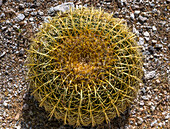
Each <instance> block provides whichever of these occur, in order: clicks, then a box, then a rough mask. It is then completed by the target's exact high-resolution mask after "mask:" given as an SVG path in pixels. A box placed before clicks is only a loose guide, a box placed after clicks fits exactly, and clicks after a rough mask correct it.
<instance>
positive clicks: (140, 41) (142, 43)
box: [138, 37, 145, 46]
mask: <svg viewBox="0 0 170 129" xmlns="http://www.w3.org/2000/svg"><path fill="white" fill-rule="evenodd" d="M144 41H145V40H144V38H142V37H139V42H138V44H139V45H141V46H142V45H144Z"/></svg>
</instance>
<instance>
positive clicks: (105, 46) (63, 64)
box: [27, 8, 143, 126]
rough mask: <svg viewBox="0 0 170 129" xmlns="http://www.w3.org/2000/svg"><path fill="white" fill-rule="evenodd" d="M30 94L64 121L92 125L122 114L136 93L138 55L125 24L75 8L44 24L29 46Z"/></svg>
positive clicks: (139, 66)
mask: <svg viewBox="0 0 170 129" xmlns="http://www.w3.org/2000/svg"><path fill="white" fill-rule="evenodd" d="M27 62H28V63H27V65H28V69H29V70H28V76H29V80H30V86H31V89H33V92H32V94H33V95H34V97H35V99H37V100H38V101H39V103H40V106H43V107H45V110H46V111H47V112H49V118H51V117H52V116H55V117H56V118H57V119H62V120H63V121H64V124H69V125H75V126H81V125H83V126H88V125H92V126H95V125H96V124H101V123H102V122H103V121H106V122H107V123H108V122H110V120H111V119H113V118H114V117H115V116H119V115H120V113H123V112H124V111H125V110H126V109H127V107H128V106H129V105H130V104H131V103H132V102H133V100H134V99H135V97H136V94H137V91H138V87H139V83H141V77H142V75H143V74H142V58H141V53H140V51H139V46H138V45H137V42H136V40H135V34H133V33H132V32H130V30H129V28H128V27H127V25H126V22H125V21H124V20H122V19H118V18H113V16H112V15H111V14H109V13H106V12H104V11H103V10H101V9H99V10H98V9H94V8H79V9H74V10H73V9H71V10H69V11H67V12H65V13H59V14H58V15H57V16H55V17H53V18H52V19H51V20H50V21H49V22H48V23H43V25H42V27H41V28H40V30H39V32H38V33H37V34H36V35H35V36H34V38H33V39H32V43H31V45H30V49H29V50H28V58H27Z"/></svg>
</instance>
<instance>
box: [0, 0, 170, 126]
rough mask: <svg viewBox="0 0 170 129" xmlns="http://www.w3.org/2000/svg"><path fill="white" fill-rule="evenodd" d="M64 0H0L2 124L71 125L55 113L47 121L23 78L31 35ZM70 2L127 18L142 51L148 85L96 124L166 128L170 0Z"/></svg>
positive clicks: (54, 12)
mask: <svg viewBox="0 0 170 129" xmlns="http://www.w3.org/2000/svg"><path fill="white" fill-rule="evenodd" d="M62 2H71V0H70V1H59V0H21V1H20V0H0V129H13V128H14V129H15V128H16V129H20V128H22V129H46V128H49V129H72V128H73V127H70V126H64V125H63V123H62V121H57V120H56V119H55V118H52V120H48V114H47V113H46V112H45V110H44V108H41V107H39V106H38V103H37V101H36V100H34V97H33V96H31V95H30V91H29V88H28V84H27V83H26V80H25V78H26V77H25V75H26V68H25V67H24V62H25V59H26V57H27V56H26V51H25V50H26V49H28V48H29V44H30V37H31V36H32V35H34V34H35V33H36V32H37V28H38V27H39V26H40V25H41V23H42V22H46V21H48V18H49V17H52V16H54V15H55V14H56V12H57V10H58V7H59V6H57V5H60V4H62ZM70 4H71V5H73V4H74V5H81V4H83V5H85V6H90V5H93V6H95V7H102V8H103V9H105V11H107V12H110V13H113V16H114V17H118V18H123V19H125V20H126V21H127V23H128V25H129V27H130V29H132V31H133V32H134V33H136V35H137V36H138V40H139V42H138V43H139V45H141V46H142V52H143V56H144V66H143V67H144V77H143V82H144V84H143V85H141V87H140V91H139V94H138V97H137V99H136V100H135V102H134V104H133V105H132V106H131V107H129V109H127V111H126V112H125V113H124V114H122V116H121V117H119V118H115V119H114V120H112V121H111V123H110V124H109V125H108V124H106V123H103V124H102V125H99V126H96V127H94V128H93V129H124V128H125V129H133V128H134V129H138V128H139V129H144V128H145V129H151V128H153V129H157V128H158V129H168V127H170V123H169V121H170V114H169V110H170V108H169V107H170V106H169V103H168V101H169V93H170V87H169V84H170V79H169V77H170V76H169V75H170V74H169V73H170V62H169V59H170V40H169V28H170V23H169V22H170V17H169V13H170V0H103V1H102V0H84V1H83V0H81V1H78V0H77V1H74V2H73V3H70ZM56 6H57V7H56ZM62 9H63V8H61V7H60V10H62ZM77 129H92V128H91V127H81V128H80V127H79V128H77Z"/></svg>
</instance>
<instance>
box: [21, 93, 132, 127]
mask: <svg viewBox="0 0 170 129" xmlns="http://www.w3.org/2000/svg"><path fill="white" fill-rule="evenodd" d="M23 99H24V104H23V109H22V119H21V129H28V128H29V129H74V127H73V126H69V125H63V122H62V121H59V120H57V119H56V118H54V117H52V119H51V120H49V117H48V113H47V112H46V111H45V109H44V108H43V107H39V103H38V102H37V101H36V100H35V99H34V97H33V96H32V95H31V91H30V90H29V91H28V92H27V93H25V95H24V97H23ZM128 118H129V108H128V109H127V110H126V111H125V112H124V113H123V114H121V116H120V117H116V118H114V119H113V120H111V121H110V124H107V123H105V122H104V123H102V124H100V125H98V126H95V127H91V126H88V127H78V128H76V129H120V128H121V129H124V128H125V126H126V125H127V124H128Z"/></svg>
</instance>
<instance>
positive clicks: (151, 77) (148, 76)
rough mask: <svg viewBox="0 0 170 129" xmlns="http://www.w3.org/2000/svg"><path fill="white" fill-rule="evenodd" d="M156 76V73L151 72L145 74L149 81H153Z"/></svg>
mask: <svg viewBox="0 0 170 129" xmlns="http://www.w3.org/2000/svg"><path fill="white" fill-rule="evenodd" d="M155 76H156V72H155V71H150V72H148V73H147V74H145V79H146V80H149V79H153V78H154V77H155Z"/></svg>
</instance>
